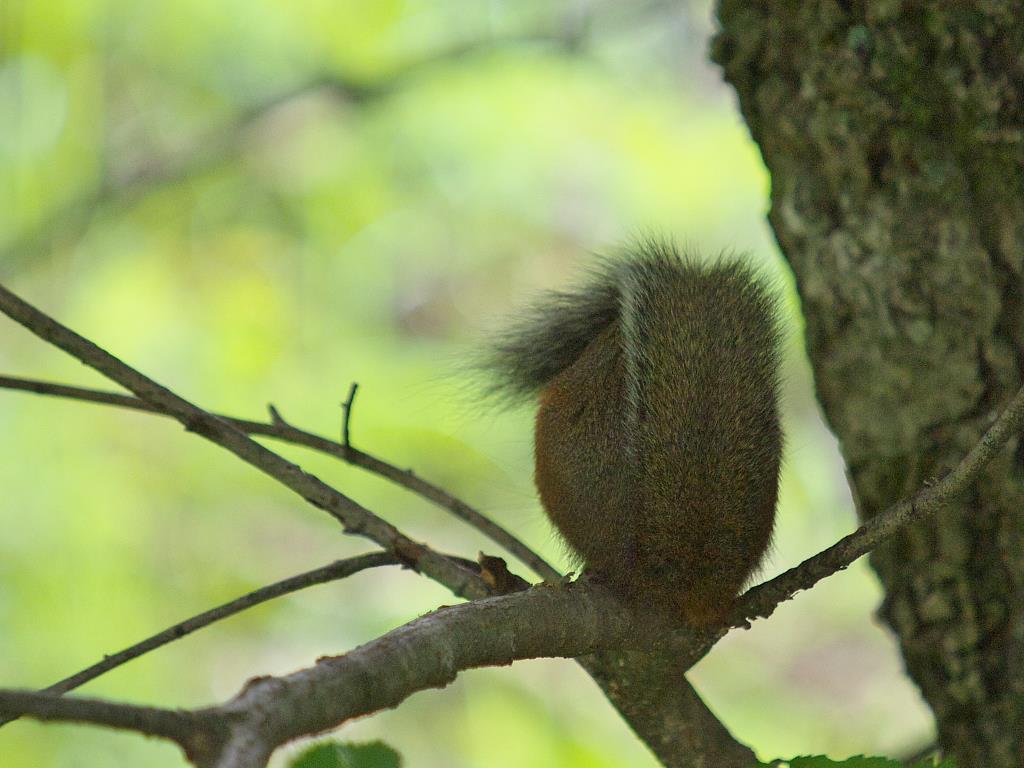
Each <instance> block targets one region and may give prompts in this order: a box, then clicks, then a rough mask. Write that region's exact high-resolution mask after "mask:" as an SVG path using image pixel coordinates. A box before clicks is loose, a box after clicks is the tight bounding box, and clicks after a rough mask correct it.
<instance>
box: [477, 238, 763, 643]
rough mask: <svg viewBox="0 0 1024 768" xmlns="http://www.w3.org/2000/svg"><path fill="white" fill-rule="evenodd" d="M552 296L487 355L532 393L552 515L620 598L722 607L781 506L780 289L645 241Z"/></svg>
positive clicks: (742, 270)
mask: <svg viewBox="0 0 1024 768" xmlns="http://www.w3.org/2000/svg"><path fill="white" fill-rule="evenodd" d="M574 297H579V301H578V302H577V303H576V304H575V305H574V303H573V298H574ZM609 297H610V298H609ZM547 306H548V307H549V309H550V311H551V312H552V313H554V314H556V315H560V316H557V317H555V316H549V317H547V318H545V315H544V307H545V305H544V304H541V305H539V306H538V307H537V308H536V309H535V311H534V316H533V318H532V320H531V321H529V323H528V325H525V326H521V327H520V328H518V329H514V330H513V331H512V332H510V333H509V335H508V336H507V337H506V338H505V340H504V342H503V346H499V349H498V352H497V355H496V357H495V360H496V363H495V365H494V366H493V367H496V368H498V369H499V370H501V371H504V372H505V373H506V375H507V376H510V375H511V376H513V378H514V380H513V382H512V387H513V388H518V389H520V390H527V389H530V388H531V387H532V389H533V390H535V391H538V393H539V402H540V404H539V408H538V411H537V419H536V482H537V488H538V491H539V493H540V497H541V502H542V504H543V505H544V508H545V510H546V511H547V513H548V515H549V517H550V518H551V521H552V522H553V523H554V525H555V526H556V527H557V528H558V530H559V532H560V533H561V534H562V536H563V537H564V538H565V540H566V542H567V543H568V544H569V546H570V547H571V548H572V549H573V551H574V552H575V553H577V554H578V555H579V558H580V559H581V560H582V562H583V563H585V564H586V567H587V568H588V570H589V571H591V572H593V573H594V574H596V575H597V576H599V577H600V578H602V579H603V580H604V581H605V582H606V583H607V584H608V585H609V586H610V587H611V588H612V589H614V590H615V591H617V592H618V593H619V594H621V595H622V596H623V597H624V598H626V599H629V600H633V601H640V602H644V603H653V604H656V605H660V606H663V607H665V608H667V609H669V610H672V611H674V612H676V613H678V614H680V615H681V616H682V617H683V618H685V619H686V620H688V621H689V622H691V623H694V624H698V625H709V624H713V623H716V622H719V621H721V619H722V618H723V617H724V616H725V614H726V613H727V612H728V610H729V608H730V607H731V606H732V604H733V601H734V599H735V597H736V594H737V593H738V591H739V589H740V588H741V587H742V586H743V583H744V582H745V581H746V580H747V578H748V577H749V576H750V574H751V572H752V571H753V570H754V569H755V568H756V567H757V566H758V564H759V563H760V561H761V558H762V556H763V554H764V552H765V550H766V549H767V547H768V544H769V540H770V538H771V531H772V526H773V523H774V518H775V502H776V494H777V488H778V476H779V463H780V456H781V451H782V434H781V430H780V426H779V418H778V407H777V399H778V398H777V391H778V357H779V352H778V347H779V330H778V322H777V318H776V314H777V313H776V309H775V301H774V299H773V297H772V296H771V294H770V293H769V292H768V291H767V290H766V289H765V287H764V286H763V285H762V283H761V282H760V281H759V280H758V279H757V278H756V276H755V275H754V273H752V272H751V271H750V270H749V269H748V268H746V267H745V266H743V265H742V264H740V263H739V262H735V261H732V262H725V261H723V262H719V263H715V264H710V265H706V264H700V263H698V262H696V261H694V260H690V259H685V258H682V257H680V256H678V255H677V254H676V253H675V251H674V249H672V248H671V247H669V246H665V245H661V244H656V243H653V244H652V243H647V244H645V245H644V246H642V247H641V248H639V249H638V251H637V252H636V253H633V254H629V255H627V257H626V259H625V260H623V261H621V262H617V263H609V264H608V265H607V266H606V268H605V270H604V271H603V272H602V273H600V274H599V275H598V278H597V280H596V282H594V283H592V284H591V285H590V286H585V287H584V288H583V289H581V290H579V291H578V292H576V293H562V294H557V295H556V296H555V298H554V299H552V300H551V301H550V302H549V303H548V305H547ZM567 315H568V316H569V317H570V320H571V322H567V320H566V316H567ZM588 320H589V322H588ZM567 328H568V329H570V331H572V332H571V333H567V332H566V329H567ZM516 344H519V345H520V352H521V355H520V357H519V358H518V359H516V360H514V361H510V360H507V355H509V354H516V349H515V347H516ZM544 344H547V348H545V347H544V346H543V345H544ZM570 345H571V346H570ZM545 353H547V354H545ZM503 355H504V356H505V357H503ZM503 360H504V361H505V362H504V364H502V361H503ZM552 361H556V362H552ZM531 376H532V378H531Z"/></svg>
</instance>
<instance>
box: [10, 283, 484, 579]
mask: <svg viewBox="0 0 1024 768" xmlns="http://www.w3.org/2000/svg"><path fill="white" fill-rule="evenodd" d="M0 312H3V313H4V314H6V315H7V316H8V317H10V318H11V319H13V320H15V321H17V322H18V323H20V324H21V325H23V326H25V327H26V328H28V329H29V330H30V331H32V332H33V333H34V334H36V335H37V336H39V337H40V338H41V339H43V340H45V341H47V342H49V343H50V344H52V345H54V346H56V347H59V348H60V349H63V350H64V351H65V352H67V353H68V354H70V355H72V356H73V357H76V358H77V359H78V360H80V361H81V362H83V363H85V364H86V365H88V366H89V367H90V368H93V369H95V370H96V371H98V372H99V373H101V374H103V375H104V376H106V377H107V378H109V379H111V380H112V381H114V382H116V383H118V384H120V385H121V386H123V387H125V388H126V389H128V390H129V391H131V392H133V393H135V395H137V396H138V397H139V398H140V399H142V400H145V401H146V402H147V403H150V404H151V405H153V406H156V408H157V409H158V410H160V411H162V412H165V413H167V414H169V415H171V416H173V417H174V418H176V419H177V420H178V421H180V422H181V423H182V424H183V425H184V426H185V429H187V430H188V431H190V432H195V433H196V434H198V435H200V436H202V437H205V438H206V439H207V440H210V441H211V442H213V443H216V444H217V445H220V446H221V447H223V448H226V449H227V450H229V451H230V452H231V453H233V454H235V455H236V456H238V457H239V458H240V459H242V460H243V461H245V462H246V463H248V464H250V465H252V466H253V467H255V468H256V469H258V470H260V471H261V472H263V473H264V474H266V475H269V476H270V477H272V478H274V479H275V480H277V481H278V482H280V483H281V484H282V485H284V486H286V487H287V488H289V489H291V490H292V491H294V492H295V493H296V494H298V495H300V496H301V497H302V498H304V499H306V500H307V501H308V502H309V503H310V504H312V505H313V506H315V507H318V508H320V509H323V510H324V511H326V512H327V513H328V514H330V515H331V516H332V517H334V518H335V519H337V520H338V521H339V522H340V523H341V524H342V525H343V526H344V529H345V531H346V532H348V533H353V534H358V535H361V536H365V537H367V538H369V539H371V540H372V541H375V542H376V543H378V544H379V545H380V546H381V547H383V548H384V549H385V550H387V551H388V552H391V553H394V554H395V555H397V556H398V557H399V558H400V559H401V560H402V562H403V563H405V564H407V565H408V566H409V567H410V568H413V569H414V570H416V571H418V572H420V573H423V574H424V575H426V576H429V577H430V578H432V579H434V580H435V581H437V582H439V583H440V584H443V585H444V586H446V587H447V588H448V589H450V590H451V591H452V592H454V593H455V594H456V595H458V596H460V597H467V598H476V597H483V596H485V595H487V594H488V593H489V590H488V589H487V586H486V585H485V584H484V582H483V581H482V580H481V579H480V577H479V575H477V574H475V573H473V572H472V571H470V570H468V569H466V568H465V567H464V566H462V565H461V564H459V563H457V562H455V561H453V560H451V559H450V558H447V557H445V556H444V555H441V554H439V553H438V552H435V551H434V550H433V549H431V548H430V547H428V546H426V545H425V544H422V543H420V542H417V541H413V540H412V539H410V538H409V537H407V536H405V535H404V534H403V533H402V532H401V531H399V530H398V529H397V528H395V527H394V526H393V525H391V524H390V523H387V522H385V521H384V520H382V519H381V518H379V517H377V516H376V515H375V514H373V513H372V512H371V511H370V510H368V509H366V508H365V507H363V506H362V505H360V504H358V503H357V502H355V501H354V500H352V499H350V498H348V497H347V496H345V495H344V494H342V493H341V492H339V491H337V490H335V489H334V488H332V487H331V486H329V485H327V484H326V483H324V482H323V481H322V480H320V479H319V478H317V477H315V476H314V475H311V474H309V473H307V472H304V471H303V470H302V469H301V468H300V467H299V466H297V465H295V464H293V463H291V462H290V461H287V460H286V459H284V458H282V457H281V456H279V455H278V454H276V453H274V452H273V451H271V450H269V449H267V448H265V447H264V446H262V445H260V444H259V443H257V442H255V441H254V440H252V439H251V438H249V437H248V436H247V435H246V434H245V433H244V432H242V431H241V430H239V429H238V428H237V427H235V426H234V425H232V424H231V423H229V422H226V421H224V420H223V419H220V418H218V417H216V416H213V415H211V414H209V413H207V412H206V411H203V410H202V409H200V408H197V407H196V406H195V405H193V404H192V403H190V402H188V401H187V400H185V399H184V398H181V397H179V396H178V395H176V394H174V393H173V392H171V391H170V390H169V389H167V388H166V387H163V386H161V385H160V384H158V383H156V382H155V381H153V380H152V379H150V378H147V377H146V376H143V375H142V374H141V373H139V372H138V371H136V370H135V369H133V368H131V367H130V366H128V365H126V364H125V363H123V362H121V361H120V360H118V359H117V358H116V357H114V356H113V355H111V354H110V353H109V352H106V351H105V350H103V349H101V348H100V347H98V346H97V345H96V344H94V343H92V342H91V341H89V340H88V339H85V338H83V337H82V336H79V335H78V334H77V333H75V332H74V331H72V330H71V329H70V328H67V327H66V326H63V325H61V324H60V323H58V322H57V321H56V320H54V319H53V318H51V317H50V316H48V315H46V314H45V313H43V312H41V311H39V310H38V309H36V308H35V307H33V306H32V305H30V304H28V303H27V302H25V301H23V300H22V299H20V298H18V297H17V296H15V295H14V294H13V293H11V292H10V291H9V290H7V289H6V288H4V287H2V286H0Z"/></svg>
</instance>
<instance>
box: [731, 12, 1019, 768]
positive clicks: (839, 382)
mask: <svg viewBox="0 0 1024 768" xmlns="http://www.w3.org/2000/svg"><path fill="white" fill-rule="evenodd" d="M719 18H720V21H721V25H722V31H721V32H720V34H719V35H718V36H717V38H716V40H715V42H714V49H713V57H714V58H715V60H716V61H718V63H720V64H721V65H722V66H723V67H724V69H725V75H726V78H727V79H728V81H729V82H730V83H732V85H733V86H735V88H736V90H737V92H738V94H739V101H740V107H741V109H742V112H743V115H744V116H745V118H746V120H747V123H748V124H749V126H750V130H751V133H752V134H753V137H754V139H755V141H756V142H757V143H758V144H759V145H760V148H761V152H762V154H763V156H764V161H765V163H766V165H767V166H768V169H769V170H770V172H771V178H772V194H771V212H770V214H769V219H770V222H771V225H772V227H773V228H774V231H775V235H776V237H777V239H778V242H779V245H780V246H781V248H782V251H783V253H784V254H785V256H786V258H787V259H788V261H789V263H790V265H791V267H792V269H793V272H794V274H795V275H796V283H797V287H798V290H799V294H800V297H801V300H802V302H803V310H804V316H805V319H806V337H807V347H808V352H809V354H810V357H811V361H812V364H813V367H814V373H815V381H816V385H817V389H818V396H819V398H820V400H821V403H822V406H823V408H824V411H825V414H826V417H827V419H828V421H829V423H830V424H831V427H832V429H833V430H834V431H835V433H836V434H837V435H838V437H839V440H840V442H841V445H842V450H843V455H844V456H845V458H846V462H847V465H848V468H849V476H850V480H851V483H852V485H853V488H854V496H855V498H856V499H857V506H858V510H859V513H860V515H861V516H862V517H865V518H868V517H871V515H872V514H874V513H875V512H877V511H879V510H881V509H883V508H884V507H885V506H887V505H888V504H889V503H891V502H893V501H895V500H896V499H898V498H900V497H902V496H906V495H907V494H909V493H911V492H912V491H913V490H914V489H915V488H916V487H917V486H919V485H921V484H922V483H926V482H928V481H929V479H931V478H935V477H937V476H940V475H941V474H942V473H943V472H945V471H946V470H947V469H948V468H950V467H951V466H952V465H953V464H954V462H955V461H956V460H957V459H958V458H959V457H961V456H962V455H963V454H964V453H965V452H966V450H967V449H968V448H969V447H970V445H971V444H972V442H973V441H974V440H975V439H976V438H977V437H978V435H979V434H980V433H981V431H982V430H983V428H984V427H985V426H986V425H987V424H988V423H989V421H990V419H991V418H992V417H993V416H994V415H995V413H996V411H997V410H998V408H999V406H1000V405H1001V404H1002V403H1004V402H1005V400H1006V399H1007V397H1008V396H1009V395H1010V394H1011V393H1012V392H1013V391H1014V390H1015V389H1016V388H1017V387H1018V386H1019V385H1020V383H1021V372H1022V369H1024V313H1022V291H1021V288H1022V282H1021V269H1022V264H1024V105H1022V99H1024V6H1022V5H1021V4H1020V2H1019V0H971V1H967V0H964V1H963V2H956V3H951V2H948V0H929V1H927V2H926V1H923V0H918V1H917V2H911V1H909V0H908V1H904V2H901V1H900V0H877V1H875V2H853V1H849V0H848V1H847V2H839V1H832V2H830V1H828V0H824V1H820V0H819V1H818V2H811V1H810V0H808V1H806V2H781V1H775V2H765V3H750V2H746V1H745V0H721V1H720V4H719ZM1021 450H1022V449H1021V447H1019V446H1018V445H1017V442H1016V441H1014V442H1013V443H1012V444H1011V446H1010V448H1009V449H1008V450H1007V451H1006V452H1005V453H1004V454H1003V456H1002V457H1001V458H1000V459H999V460H997V461H996V462H994V463H993V464H992V465H991V466H990V467H989V469H988V471H987V472H986V474H985V476H984V477H983V479H982V480H981V481H979V482H978V483H977V484H975V486H974V487H973V488H972V489H971V491H970V492H969V493H968V494H965V496H964V497H963V498H962V499H961V500H960V501H959V503H957V504H956V505H955V506H954V507H953V508H951V509H949V510H948V511H947V512H946V513H945V514H943V515H941V516H940V518H939V519H938V520H937V521H935V522H930V523H927V524H924V525H918V526H914V527H912V528H911V529H909V530H907V531H906V532H905V533H903V534H902V535H900V536H899V537H898V538H897V539H896V540H894V541H892V542H890V543H889V544H888V545H886V546H885V547H883V548H882V549H879V550H878V551H876V552H875V553H874V554H873V556H872V558H871V564H872V566H873V567H874V568H875V570H876V571H877V572H878V575H879V577H880V578H881V580H882V582H883V584H884V587H885V590H886V599H885V601H884V604H883V605H882V608H881V615H882V616H883V617H884V619H885V620H886V621H887V622H888V623H889V625H890V626H891V627H892V628H893V630H894V631H895V632H896V633H897V635H898V636H899V641H900V644H901V648H902V651H903V655H904V658H905V661H906V666H907V670H908V672H909V674H910V675H911V677H913V679H914V680H915V681H916V682H917V684H918V685H919V686H920V688H921V691H922V693H923V695H924V697H925V699H926V700H927V702H928V703H929V705H930V706H931V708H932V710H933V711H934V714H935V718H936V723H937V727H938V733H939V741H940V744H941V746H942V748H943V750H944V752H945V753H946V754H948V755H951V756H954V757H955V758H956V759H957V760H958V763H959V765H960V766H961V767H962V768H972V767H973V766H985V767H986V768H999V767H1001V766H1021V765H1024V736H1022V734H1024V663H1022V662H1024V659H1022V654H1024V473H1022V456H1021Z"/></svg>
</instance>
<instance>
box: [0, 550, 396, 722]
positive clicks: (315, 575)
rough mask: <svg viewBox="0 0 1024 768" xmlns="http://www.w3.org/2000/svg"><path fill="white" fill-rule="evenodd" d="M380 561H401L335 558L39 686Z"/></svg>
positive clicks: (58, 686) (70, 680)
mask: <svg viewBox="0 0 1024 768" xmlns="http://www.w3.org/2000/svg"><path fill="white" fill-rule="evenodd" d="M382 565H401V561H399V559H398V558H397V557H395V556H394V555H392V554H389V553H387V552H370V553H368V554H365V555H359V556H357V557H350V558H346V559H345V560H335V561H334V562H333V563H330V564H329V565H325V566H323V567H321V568H316V569H314V570H312V571H306V572H305V573H300V574H298V575H297V576H292V577H290V578H287V579H283V580H281V581H278V582H275V583H273V584H269V585H267V586H265V587H261V588H260V589H257V590H255V591H253V592H250V593H249V594H247V595H243V596H242V597H238V598H236V599H234V600H232V601H230V602H228V603H224V604H223V605H220V606H218V607H216V608H211V609H210V610H208V611H204V612H203V613H200V614H197V615H195V616H192V617H191V618H188V619H186V620H185V621H182V622H180V623H178V624H175V625H174V626H173V627H168V628H167V629H165V630H163V631H162V632H158V633H157V634H155V635H152V636H151V637H147V638H146V639H145V640H143V641H141V642H139V643H136V644H135V645H133V646H131V647H129V648H125V649H124V650H123V651H118V652H117V653H114V654H111V655H109V656H104V657H103V660H102V661H98V662H96V663H95V664H93V665H92V666H91V667H86V668H85V669H83V670H82V671H80V672H76V673H75V674H73V675H71V676H70V677H65V678H64V679H63V680H60V681H58V682H56V683H54V684H53V685H49V686H47V687H46V688H44V689H43V690H42V693H54V694H58V695H59V694H62V693H67V692H68V691H71V690H74V689H75V688H78V687H79V686H81V685H85V683H87V682H89V681H90V680H94V679H95V678H97V677H99V676H100V675H102V674H105V673H107V672H109V671H110V670H112V669H115V668H116V667H120V666H121V665H122V664H127V663H128V662H129V661H132V660H133V659H137V658H139V656H142V655H143V654H146V653H149V652H150V651H153V650H156V649H157V648H160V647H161V646H164V645H167V644H168V643H171V642H174V641H175V640H179V639H181V638H183V637H185V636H186V635H190V634H192V633H193V632H195V631H196V630H198V629H202V628H203V627H208V626H210V625H211V624H213V623H215V622H218V621H222V620H223V619H226V618H228V617H229V616H234V615H235V614H236V613H241V612H242V611H245V610H248V609H249V608H252V607H254V606H256V605H259V604H261V603H265V602H268V601H269V600H273V599H275V598H278V597H282V596H284V595H288V594H291V593H292V592H298V591H299V590H301V589H306V588H307V587H312V586H315V585H317V584H326V583H327V582H329V581H337V580H339V579H344V578H347V577H349V576H352V575H353V574H356V573H359V572H360V571H364V570H366V569H367V568H376V567H378V566H382ZM0 724H2V723H0Z"/></svg>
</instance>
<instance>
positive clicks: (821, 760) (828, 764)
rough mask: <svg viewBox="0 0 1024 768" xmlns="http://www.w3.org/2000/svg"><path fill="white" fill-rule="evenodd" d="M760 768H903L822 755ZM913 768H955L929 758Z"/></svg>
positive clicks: (876, 759) (870, 759)
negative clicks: (835, 758)
mask: <svg viewBox="0 0 1024 768" xmlns="http://www.w3.org/2000/svg"><path fill="white" fill-rule="evenodd" d="M761 766H762V768H838V767H839V766H841V768H904V767H903V763H901V762H900V761H899V760H893V759H891V758H888V757H865V756H864V755H856V756H854V757H849V758H847V759H846V760H831V759H829V758H827V757H825V756H824V755H813V756H812V755H804V756H801V757H794V758H791V759H789V760H781V759H780V760H774V761H772V762H771V763H762V764H761ZM913 768H956V765H955V764H954V763H953V762H952V761H951V760H946V761H943V762H941V763H934V762H932V760H931V759H930V758H929V759H927V760H922V761H921V762H920V763H916V764H915V765H914V766H913Z"/></svg>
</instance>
